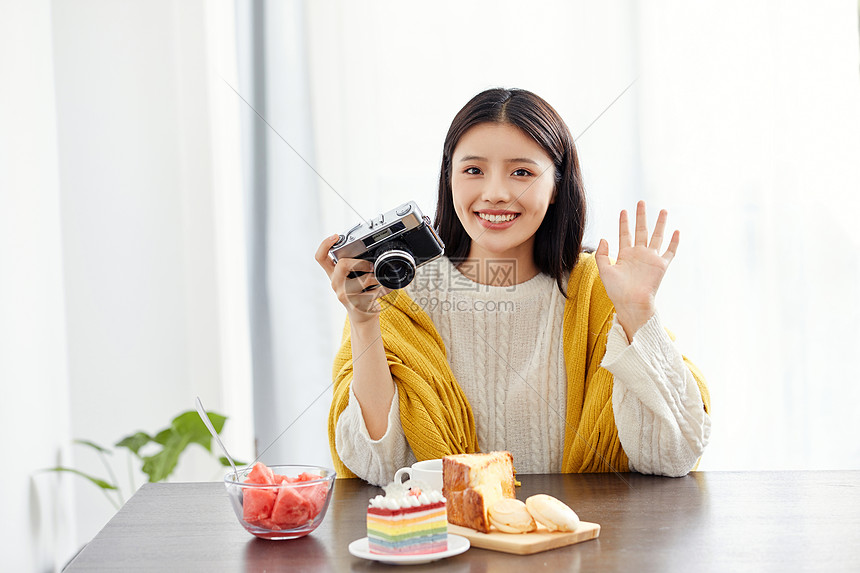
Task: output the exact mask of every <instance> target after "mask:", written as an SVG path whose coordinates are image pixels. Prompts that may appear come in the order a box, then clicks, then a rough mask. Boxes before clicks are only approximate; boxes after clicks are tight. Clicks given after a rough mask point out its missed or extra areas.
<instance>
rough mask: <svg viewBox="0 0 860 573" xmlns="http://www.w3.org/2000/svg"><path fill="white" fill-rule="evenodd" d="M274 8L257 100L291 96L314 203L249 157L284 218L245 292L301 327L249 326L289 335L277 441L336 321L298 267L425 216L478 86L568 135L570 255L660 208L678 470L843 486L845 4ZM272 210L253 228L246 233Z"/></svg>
mask: <svg viewBox="0 0 860 573" xmlns="http://www.w3.org/2000/svg"><path fill="white" fill-rule="evenodd" d="M290 6H292V8H290V10H293V11H292V12H291V14H292V17H289V18H283V17H279V18H272V19H267V42H271V41H272V40H271V39H270V38H269V36H271V35H272V34H273V32H272V29H273V27H274V29H275V30H277V31H276V32H274V34H275V35H276V36H279V37H280V38H279V40H278V41H279V42H281V44H280V45H279V47H277V48H276V49H277V50H280V53H276V54H274V57H276V58H280V59H281V60H279V61H283V62H284V65H272V64H271V63H269V62H267V64H266V81H267V82H269V81H271V82H273V83H274V84H275V85H280V84H284V85H287V84H291V85H292V89H300V90H306V91H302V96H301V97H300V98H295V97H278V98H276V99H274V100H273V99H271V98H269V99H267V100H266V106H267V108H266V109H267V112H268V114H269V119H270V120H271V121H272V123H273V125H274V126H275V127H276V128H278V130H279V131H281V133H282V134H283V133H284V131H286V130H297V131H290V135H289V136H287V137H286V139H287V140H288V141H289V142H290V143H291V144H292V145H293V146H294V147H296V148H297V150H298V151H300V154H301V155H302V156H303V157H304V158H305V159H307V160H308V161H309V162H310V163H311V165H313V167H314V169H315V170H316V171H317V172H319V174H320V175H321V176H322V178H324V179H325V182H324V181H322V179H321V178H320V177H318V176H317V175H316V174H315V173H313V171H311V170H310V168H308V167H307V166H305V165H302V164H301V163H289V164H288V163H286V162H287V161H288V159H287V158H288V157H292V158H293V159H292V160H294V159H295V154H294V152H293V151H292V150H290V149H288V148H287V146H286V145H284V144H283V142H279V141H277V140H275V141H274V142H272V141H269V142H268V143H267V145H269V146H270V147H269V148H268V149H269V155H268V157H269V158H271V157H272V153H274V152H275V151H273V149H272V147H271V146H277V151H276V152H277V153H279V154H280V153H282V154H283V157H282V158H280V159H278V160H277V161H276V163H277V164H278V165H279V166H281V165H283V166H284V168H285V169H288V170H289V178H290V182H291V185H288V184H287V183H286V182H283V183H280V182H279V183H278V184H277V185H276V186H272V185H271V182H270V189H269V191H268V194H269V196H270V197H271V196H272V194H278V195H277V197H279V198H281V199H283V196H282V195H280V193H290V199H289V200H288V203H289V204H290V205H302V207H301V209H302V211H301V216H289V217H287V220H283V219H282V220H279V224H280V228H279V229H277V230H275V229H272V228H270V229H269V231H268V232H269V235H268V236H269V238H270V239H271V240H272V241H274V240H275V239H274V236H273V235H272V233H274V232H281V233H283V237H282V238H280V239H278V240H282V241H283V244H282V245H280V246H279V248H281V249H284V251H285V252H286V251H287V250H290V249H292V251H291V254H290V256H289V258H288V260H289V261H290V264H291V265H293V266H291V268H292V269H294V271H293V272H294V273H295V274H293V275H292V276H291V277H290V279H291V280H289V281H283V282H279V283H277V285H276V286H277V288H276V289H272V288H271V287H272V285H273V284H274V283H273V282H271V279H272V277H273V276H274V275H272V274H270V283H269V287H270V290H269V292H268V295H269V297H270V300H271V301H277V299H278V298H281V299H282V301H281V302H280V303H277V302H273V304H280V305H281V308H286V305H288V304H293V305H295V301H296V296H295V293H297V292H307V293H308V294H307V295H304V296H300V297H299V298H300V300H301V304H300V305H298V306H301V309H299V308H296V307H295V306H294V307H292V309H291V311H290V312H289V313H284V312H283V311H281V312H280V314H278V315H276V314H275V313H274V312H273V313H272V314H271V315H270V316H271V320H272V321H273V325H272V328H273V332H274V329H276V328H283V329H284V332H283V334H282V335H281V336H282V337H287V336H288V335H289V331H290V329H292V331H293V332H292V336H293V337H294V338H293V339H292V341H293V342H290V344H289V345H288V347H289V348H286V347H281V349H280V350H278V351H277V353H278V354H279V356H274V357H273V361H274V363H276V364H277V362H278V361H279V360H283V361H285V362H287V363H289V367H290V368H299V366H297V365H295V364H293V362H294V360H295V358H294V356H296V353H298V354H299V355H301V356H302V357H303V360H302V366H301V368H303V369H304V370H303V371H298V370H297V371H296V374H295V378H294V379H288V378H285V377H281V378H280V379H279V381H277V384H279V385H280V387H284V386H286V387H289V388H302V390H301V392H295V393H293V394H290V395H289V397H287V396H285V395H282V394H277V395H276V396H277V398H276V399H275V400H274V401H273V403H274V404H277V407H278V409H279V410H281V412H283V413H284V414H285V417H284V418H282V419H280V420H278V423H279V424H282V425H283V424H284V423H289V422H291V421H292V420H293V416H294V414H295V413H296V412H300V411H301V410H302V409H303V407H305V406H307V404H309V400H312V399H314V398H316V397H317V395H318V394H317V390H318V389H319V388H320V385H321V384H322V383H323V382H328V381H330V375H329V370H328V369H329V368H330V364H331V359H332V357H333V355H334V350H335V348H336V344H337V342H338V341H339V338H340V329H341V327H342V323H343V317H344V311H343V309H342V307H341V306H340V305H339V304H338V303H337V301H336V300H335V298H334V296H333V295H332V293H331V292H330V289H329V287H328V285H327V282H326V281H325V277H324V276H323V275H322V272H321V271H320V270H319V269H318V268H316V267H315V265H314V264H313V262H312V259H311V257H312V255H313V252H314V250H315V247H316V244H318V243H319V241H320V240H321V239H322V237H324V236H326V235H328V234H331V233H333V232H338V231H341V230H343V229H346V228H348V227H349V226H351V225H352V224H353V223H354V222H356V220H357V217H358V216H357V215H356V213H355V211H358V212H360V213H361V215H362V216H363V217H367V216H369V215H371V214H375V213H377V212H380V211H384V210H386V209H389V208H391V207H393V206H394V205H396V204H398V203H400V202H402V201H405V200H407V199H416V200H417V201H418V203H419V205H421V206H422V208H424V210H425V211H427V212H429V213H432V211H433V208H434V205H435V189H436V184H437V177H438V169H439V159H440V152H441V145H442V141H443V138H444V134H445V131H446V130H447V127H448V125H449V123H450V121H451V119H452V118H453V116H454V114H455V113H456V111H457V110H458V109H459V108H460V107H461V106H462V105H463V104H464V103H465V102H466V101H467V100H468V99H469V98H470V97H471V96H472V95H474V94H475V93H477V92H478V91H481V90H482V89H485V88H488V87H494V86H508V87H522V88H527V89H530V90H532V91H534V92H536V93H538V94H540V95H542V96H543V97H545V98H546V99H547V100H548V101H549V102H550V103H552V104H553V105H554V106H555V107H556V108H557V109H558V110H559V112H560V113H561V114H562V116H563V117H564V118H565V119H566V121H567V122H568V125H569V126H570V128H571V130H572V131H573V133H574V135H575V136H576V137H578V140H577V145H578V148H579V153H580V161H581V165H582V168H583V172H584V176H585V182H586V189H587V191H588V194H589V201H590V212H589V216H590V223H589V226H588V229H587V233H586V241H587V242H588V243H590V244H592V245H596V243H597V240H598V239H599V238H600V237H606V238H608V239H609V240H610V241H611V243H612V244H617V217H618V212H619V211H620V210H621V209H622V208H626V209H628V210H629V209H631V208H633V207H634V206H635V201H636V200H637V199H639V198H643V199H645V200H646V201H647V202H648V205H649V207H650V208H651V215H652V220H653V216H654V215H656V211H657V209H658V208H661V207H665V208H667V209H669V212H670V215H669V223H670V225H671V226H673V227H677V228H679V229H681V231H682V235H681V236H682V238H681V246H680V250H679V255H678V257H677V258H676V260H675V262H674V263H673V265H672V268H671V269H670V272H669V275H668V277H667V278H666V280H665V281H664V285H663V287H662V289H661V293H660V299H659V308H660V310H661V313H662V314H663V315H664V321H665V322H666V324H668V325H669V326H670V327H671V328H672V329H673V331H675V332H676V334H678V336H679V343H680V344H681V346H682V348H683V350H684V351H685V352H686V353H687V354H689V355H690V356H691V357H692V358H693V359H694V361H695V362H697V364H699V365H700V366H701V368H702V369H703V370H704V372H705V375H706V377H707V379H708V381H709V385H710V389H711V394H712V400H713V420H714V432H713V438H712V443H711V446H710V447H709V449H708V450H707V452H706V455H705V457H704V459H703V462H702V465H701V468H702V469H754V468H770V469H780V468H848V467H850V468H857V467H860V449H858V445H857V442H856V441H855V440H853V439H852V437H851V436H852V432H851V426H850V422H851V419H852V414H853V411H852V404H854V403H855V402H856V401H857V399H858V398H860V395H858V392H860V391H858V390H857V384H855V383H854V382H855V380H854V379H855V378H856V376H854V374H853V370H854V369H853V368H852V362H851V359H852V357H853V356H855V355H857V353H858V351H860V337H858V336H857V334H856V332H855V330H856V327H855V325H856V324H858V319H860V303H858V296H857V295H858V294H860V234H858V231H857V229H858V225H857V213H858V207H860V204H858V194H857V192H858V190H860V173H858V162H857V161H856V157H858V156H860V110H858V106H860V97H858V95H860V91H858V46H860V43H858V31H857V5H856V3H855V2H853V1H852V0H843V1H840V2H832V3H817V2H809V1H808V2H800V3H793V4H792V5H791V6H788V5H782V4H774V3H768V2H751V3H750V2H732V1H730V2H721V3H718V4H714V5H707V6H699V5H697V4H689V3H681V2H656V3H655V2H647V3H646V2H642V3H638V2H633V1H629V2H619V3H592V2H584V1H581V2H572V3H571V2H550V1H542V2H533V3H530V4H529V5H528V6H527V7H526V6H524V5H523V4H522V3H520V2H470V3H459V2H436V3H433V4H432V6H429V5H426V6H425V5H418V6H416V5H414V4H404V3H401V2H394V1H380V2H372V3H354V2H347V1H339V0H332V1H328V2H319V3H318V2H313V3H307V5H306V6H305V8H304V12H302V10H301V8H300V6H301V5H300V4H291V5H290ZM296 6H299V7H296ZM302 23H303V25H302ZM297 26H298V29H297ZM296 42H299V43H301V46H303V48H304V49H298V48H296V47H295V44H296ZM267 46H269V47H267V51H266V56H267V57H269V56H272V54H271V53H270V51H269V50H270V49H271V45H270V44H267ZM291 46H292V47H291ZM297 58H304V59H303V60H301V59H297ZM266 93H267V96H269V95H270V94H272V93H273V92H272V91H271V88H267V92H266ZM284 95H286V92H284ZM619 96H620V97H619ZM616 98H617V99H616ZM305 104H307V106H306V107H301V106H304V105H305ZM297 105H298V106H300V107H299V108H298V109H297V108H296V107H295V106H297ZM287 111H289V112H290V113H292V114H293V116H294V117H293V118H292V120H289V119H288V118H287V116H286V115H284V114H285V113H287ZM304 113H307V114H309V116H310V120H309V122H308V117H307V116H304V115H303V114H304ZM272 118H275V119H274V120H273V119H272ZM282 118H283V119H282ZM308 144H312V145H311V147H306V146H307V145H308ZM292 160H290V161H292ZM270 161H271V159H270ZM274 168H275V167H274V166H273V165H271V164H270V165H269V166H268V171H267V173H269V174H270V177H271V176H272V175H271V174H272V170H273V169H274ZM332 188H333V189H332ZM335 191H337V193H335ZM310 197H315V198H316V200H317V201H318V205H319V208H320V210H319V211H315V210H314V206H313V205H311V206H308V205H306V202H307V201H308V200H309V198H310ZM286 211H287V207H283V208H281V207H279V208H278V209H276V210H275V212H271V209H270V213H269V215H268V217H269V221H270V224H271V222H272V220H273V217H280V216H282V215H281V214H283V213H286ZM279 213H280V214H279ZM288 239H289V240H288ZM299 239H306V241H305V242H304V243H301V242H299ZM274 246H275V245H274V243H273V242H270V243H269V248H270V249H271V248H272V247H274ZM283 257H286V254H284V255H280V254H278V255H276V256H274V257H273V252H271V251H270V252H269V254H268V257H267V258H268V260H269V261H270V262H271V263H272V264H285V261H286V260H287V259H285V258H283ZM299 272H301V273H302V274H301V275H299V274H298V273H299ZM305 273H306V274H305ZM296 283H299V284H296ZM301 289H308V290H307V291H304V290H301ZM311 292H312V293H313V297H312V296H311V295H310V293H311ZM326 317H328V319H326ZM298 319H300V320H301V321H302V322H301V323H297V322H296V321H297V320H298ZM322 320H328V327H327V329H325V331H324V332H320V331H319V330H317V329H318V327H319V323H320V321H322ZM318 337H321V340H320V339H319V338H318ZM284 339H285V340H286V338H284ZM320 349H324V350H322V351H321V350H320ZM316 360H321V363H319V364H316V363H314V361H316ZM284 371H286V370H284ZM320 378H322V379H323V380H320ZM304 385H313V386H312V387H313V390H311V391H307V390H306V389H305V387H304ZM273 391H274V390H273ZM277 392H281V390H280V389H278V390H277ZM290 392H292V391H290ZM273 396H275V394H273ZM258 397H259V395H258ZM325 400H326V407H320V406H321V405H320V403H319V402H317V403H316V404H315V406H314V407H312V409H311V410H310V411H309V412H308V413H307V414H305V415H304V417H303V418H302V419H301V421H300V422H299V425H301V427H302V428H303V430H302V432H303V434H302V438H301V441H302V443H303V444H305V443H309V442H310V441H311V440H315V438H312V437H311V436H312V434H311V433H304V432H305V430H304V428H307V429H311V428H313V431H314V432H315V431H318V429H319V428H324V427H325V415H326V413H327V401H328V396H326V398H325ZM286 407H288V408H289V413H288V414H287V408H286ZM259 423H260V420H258V424H259ZM258 427H259V426H258ZM275 430H276V428H271V430H270V431H271V432H275ZM295 430H296V429H295V428H293V429H292V430H290V432H293V434H292V436H296V438H297V437H298V435H299V434H298V433H295ZM308 431H310V430H308ZM296 438H294V437H291V438H290V440H291V441H292V440H295V439H296ZM312 443H313V446H312V447H313V448H320V449H321V450H322V449H324V448H326V446H325V445H324V443H323V442H317V441H313V442H312ZM294 447H296V448H298V447H304V445H296V446H294ZM303 455H308V456H313V455H314V454H313V452H307V453H306V454H303Z"/></svg>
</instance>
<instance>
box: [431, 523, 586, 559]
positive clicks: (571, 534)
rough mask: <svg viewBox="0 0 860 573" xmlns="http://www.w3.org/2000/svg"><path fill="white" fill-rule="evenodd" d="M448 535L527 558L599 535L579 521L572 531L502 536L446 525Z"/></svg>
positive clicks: (545, 531)
mask: <svg viewBox="0 0 860 573" xmlns="http://www.w3.org/2000/svg"><path fill="white" fill-rule="evenodd" d="M448 533H454V534H456V535H462V536H463V537H465V538H466V539H468V540H469V542H470V543H471V544H472V547H480V548H482V549H491V550H493V551H502V552H503V553H514V554H516V555H531V554H532V553H539V552H541V551H546V550H548V549H556V548H558V547H564V546H565V545H573V544H574V543H580V542H581V541H588V540H589V539H596V538H597V536H598V535H600V525H599V524H597V523H590V522H588V521H580V522H579V527H577V528H576V530H575V531H553V532H550V531H549V530H548V529H546V528H545V527H544V526H543V525H540V524H539V525H538V530H537V531H535V532H532V533H502V532H501V531H497V530H495V529H493V530H492V531H490V533H482V532H480V531H475V530H474V529H469V528H468V527H461V526H459V525H453V524H451V523H449V524H448Z"/></svg>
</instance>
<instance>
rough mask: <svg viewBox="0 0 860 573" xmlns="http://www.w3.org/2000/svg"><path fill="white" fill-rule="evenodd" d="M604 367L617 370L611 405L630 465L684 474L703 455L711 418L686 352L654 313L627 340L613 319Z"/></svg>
mask: <svg viewBox="0 0 860 573" xmlns="http://www.w3.org/2000/svg"><path fill="white" fill-rule="evenodd" d="M601 366H603V367H604V368H606V369H607V370H608V371H609V372H611V373H612V375H613V378H614V384H613V389H612V409H613V412H614V415H615V424H616V426H617V427H618V437H619V439H620V440H621V446H622V447H623V448H624V452H625V453H626V454H627V457H628V459H629V461H630V469H631V470H635V471H638V472H640V473H644V474H658V475H667V476H674V477H678V476H683V475H686V474H687V473H688V472H689V471H690V470H692V469H693V468H694V467H695V465H696V463H697V461H698V459H699V458H700V457H701V455H702V452H703V451H704V449H705V446H706V445H707V443H708V439H709V437H710V433H711V419H710V416H708V414H707V412H705V408H704V404H703V401H702V395H701V394H700V391H699V387H698V386H697V384H696V380H695V379H694V378H693V374H692V373H691V372H690V369H689V368H687V366H686V365H685V364H684V360H683V357H682V356H681V352H680V351H679V350H678V347H677V346H676V345H675V343H674V342H673V341H672V339H671V338H669V335H668V334H667V333H666V330H665V329H664V328H663V325H662V323H661V322H660V318H659V316H658V315H654V316H653V317H652V318H651V320H649V321H648V322H647V323H646V324H645V325H644V326H642V327H641V328H640V329H639V330H638V331H637V332H636V334H635V335H634V336H633V341H632V342H631V343H630V344H628V343H627V337H626V335H625V334H624V330H623V328H622V327H621V325H620V324H619V323H618V319H617V318H613V323H612V328H611V330H610V331H609V337H608V340H607V343H606V354H605V355H604V358H603V361H602V363H601Z"/></svg>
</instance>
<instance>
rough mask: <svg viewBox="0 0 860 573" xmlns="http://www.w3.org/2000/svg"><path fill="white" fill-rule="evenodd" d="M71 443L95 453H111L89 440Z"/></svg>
mask: <svg viewBox="0 0 860 573" xmlns="http://www.w3.org/2000/svg"><path fill="white" fill-rule="evenodd" d="M72 443H75V444H80V445H82V446H89V447H91V448H92V449H94V450H96V451H97V452H101V453H103V454H112V453H113V452H112V451H110V450H109V449H107V448H103V447H101V446H100V445H98V444H97V443H95V442H91V441H89V440H74V441H73V442H72Z"/></svg>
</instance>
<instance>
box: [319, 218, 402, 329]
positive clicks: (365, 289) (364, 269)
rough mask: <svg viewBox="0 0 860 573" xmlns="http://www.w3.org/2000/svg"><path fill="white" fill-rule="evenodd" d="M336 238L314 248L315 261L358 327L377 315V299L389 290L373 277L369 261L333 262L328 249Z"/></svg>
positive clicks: (377, 316) (379, 309)
mask: <svg viewBox="0 0 860 573" xmlns="http://www.w3.org/2000/svg"><path fill="white" fill-rule="evenodd" d="M337 240H338V235H332V236H331V237H328V238H326V239H324V240H323V242H322V243H320V246H319V248H318V249H317V252H316V255H315V258H316V261H317V263H319V265H320V266H321V267H322V268H323V270H324V271H325V272H326V274H327V275H328V278H329V279H330V280H331V288H332V290H333V291H334V292H335V294H336V295H337V299H338V300H339V301H340V303H341V304H342V305H343V306H344V308H346V312H347V314H348V315H349V321H350V323H351V324H353V325H356V326H358V325H361V324H364V323H368V322H373V321H374V320H376V319H378V318H379V313H380V312H381V310H382V307H381V305H380V303H379V299H380V298H382V297H383V296H385V295H386V294H388V293H389V292H391V290H390V289H387V288H384V287H383V286H382V285H380V284H379V282H378V281H377V280H376V277H375V276H374V274H373V263H371V262H370V261H366V260H364V259H340V260H339V261H338V262H337V264H335V262H334V261H332V260H331V258H330V257H329V256H328V252H329V250H330V249H331V248H332V246H334V244H335V243H337ZM353 273H354V274H353ZM356 275H357V276H356Z"/></svg>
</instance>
